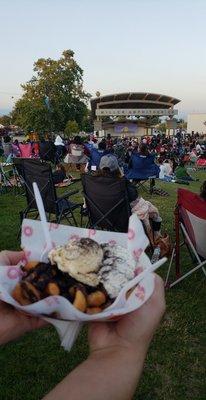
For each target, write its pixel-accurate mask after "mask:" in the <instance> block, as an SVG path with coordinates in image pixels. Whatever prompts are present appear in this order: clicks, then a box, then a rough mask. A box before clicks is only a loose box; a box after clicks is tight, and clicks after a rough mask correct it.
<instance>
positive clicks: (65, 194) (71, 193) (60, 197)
mask: <svg viewBox="0 0 206 400" xmlns="http://www.w3.org/2000/svg"><path fill="white" fill-rule="evenodd" d="M76 193H79V190H77V189H76V190H72V192H67V193H64V194H63V195H62V196H59V197H58V199H57V202H58V201H60V200H62V199H67V198H68V197H70V196H73V195H74V194H76Z"/></svg>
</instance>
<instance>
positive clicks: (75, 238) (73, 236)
mask: <svg viewBox="0 0 206 400" xmlns="http://www.w3.org/2000/svg"><path fill="white" fill-rule="evenodd" d="M78 239H80V236H79V235H71V236H70V237H69V240H78Z"/></svg>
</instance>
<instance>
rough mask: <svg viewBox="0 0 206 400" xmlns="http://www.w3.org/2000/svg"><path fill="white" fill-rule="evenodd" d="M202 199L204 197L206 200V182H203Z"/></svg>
mask: <svg viewBox="0 0 206 400" xmlns="http://www.w3.org/2000/svg"><path fill="white" fill-rule="evenodd" d="M200 197H202V198H203V199H204V200H206V181H204V182H203V184H202V186H201V188H200Z"/></svg>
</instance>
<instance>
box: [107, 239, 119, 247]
mask: <svg viewBox="0 0 206 400" xmlns="http://www.w3.org/2000/svg"><path fill="white" fill-rule="evenodd" d="M108 243H109V244H110V245H111V246H114V245H115V244H117V242H116V240H109V242H108Z"/></svg>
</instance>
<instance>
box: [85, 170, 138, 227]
mask: <svg viewBox="0 0 206 400" xmlns="http://www.w3.org/2000/svg"><path fill="white" fill-rule="evenodd" d="M82 185H83V192H84V197H85V201H86V205H87V209H88V217H89V221H88V224H87V226H89V227H90V228H100V229H104V230H109V231H118V232H127V230H128V220H129V217H130V215H131V209H130V204H129V200H128V195H127V186H126V179H125V178H121V179H117V178H113V177H102V176H94V175H90V174H82Z"/></svg>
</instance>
